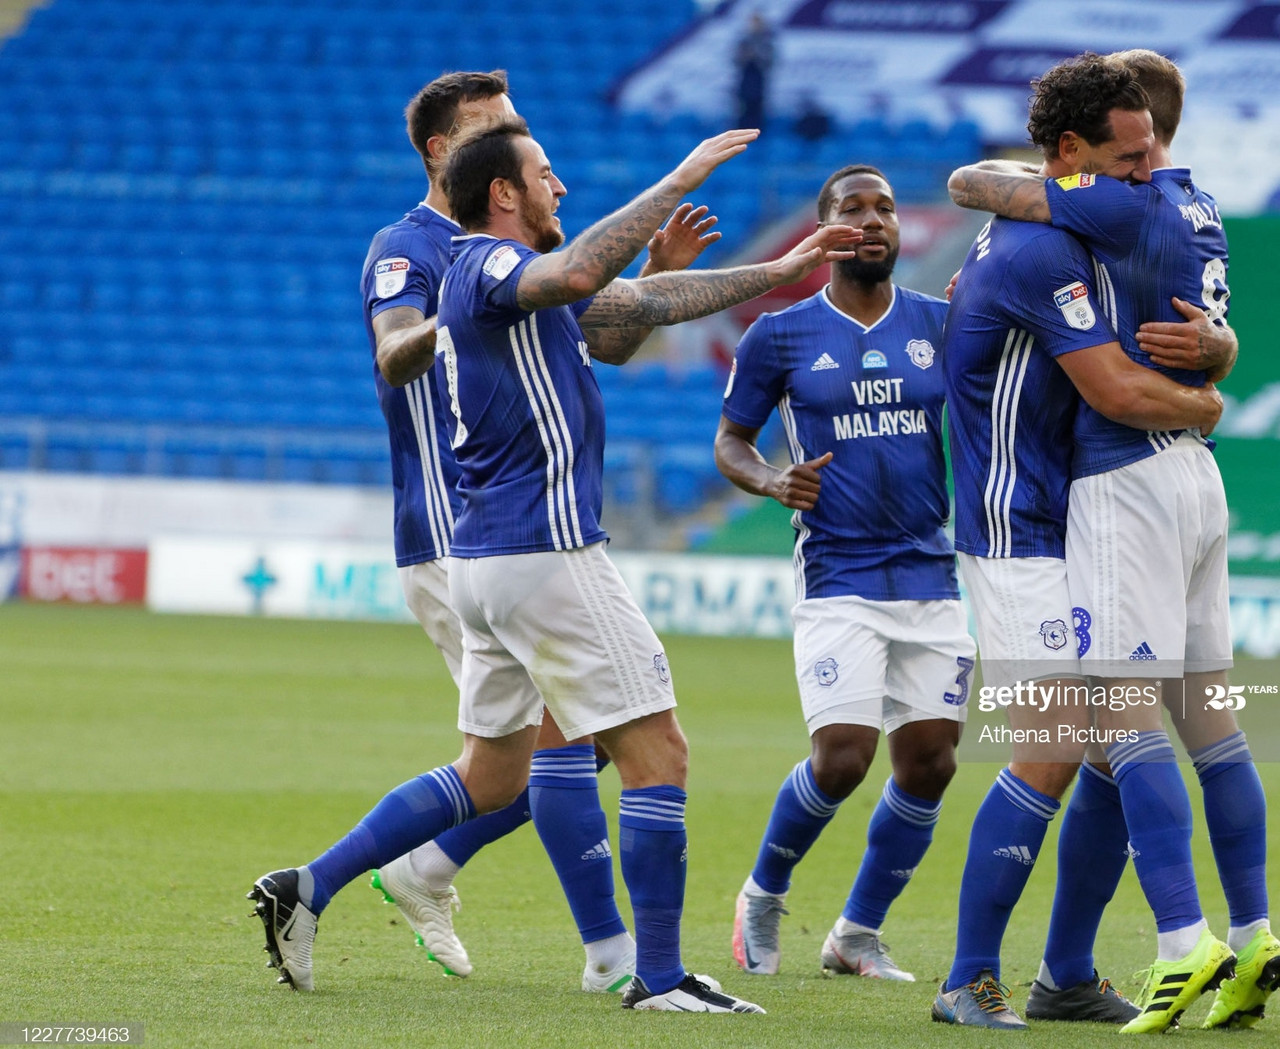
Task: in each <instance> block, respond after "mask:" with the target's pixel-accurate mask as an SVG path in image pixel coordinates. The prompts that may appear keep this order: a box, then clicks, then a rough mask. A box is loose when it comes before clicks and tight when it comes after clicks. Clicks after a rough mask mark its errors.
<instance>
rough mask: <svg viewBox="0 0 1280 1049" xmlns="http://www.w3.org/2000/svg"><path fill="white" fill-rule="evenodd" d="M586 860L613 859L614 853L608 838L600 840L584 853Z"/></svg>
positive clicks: (583, 856)
mask: <svg viewBox="0 0 1280 1049" xmlns="http://www.w3.org/2000/svg"><path fill="white" fill-rule="evenodd" d="M582 858H583V859H584V860H611V859H613V853H612V852H611V851H610V849H609V842H608V840H605V841H602V842H600V844H598V845H592V846H591V848H589V849H587V851H586V852H584V853H583V854H582Z"/></svg>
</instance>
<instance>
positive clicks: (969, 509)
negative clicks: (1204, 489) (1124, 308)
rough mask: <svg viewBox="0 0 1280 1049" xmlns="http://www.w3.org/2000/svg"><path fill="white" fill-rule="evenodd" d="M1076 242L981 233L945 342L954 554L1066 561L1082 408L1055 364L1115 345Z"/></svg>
mask: <svg viewBox="0 0 1280 1049" xmlns="http://www.w3.org/2000/svg"><path fill="white" fill-rule="evenodd" d="M1092 280H1093V268H1092V263H1091V261H1090V259H1089V255H1088V253H1087V252H1086V251H1085V249H1084V248H1083V246H1082V245H1081V244H1080V242H1079V241H1078V240H1076V239H1075V237H1073V236H1071V235H1070V234H1068V233H1064V232H1062V231H1061V230H1057V229H1054V228H1053V227H1052V226H1047V225H1043V224H1041V223H1034V222H1016V221H1013V220H1011V219H1004V218H998V217H997V218H994V219H992V220H991V221H990V222H989V223H987V225H986V226H984V227H983V228H982V231H981V232H980V233H979V234H978V237H977V239H976V240H975V241H974V244H973V246H972V247H971V248H970V249H969V255H968V257H967V258H966V259H965V262H964V266H963V267H962V268H961V270H960V280H959V282H958V283H957V285H956V289H955V292H954V294H953V295H952V299H951V310H950V312H949V313H948V314H947V321H946V327H945V330H944V335H943V348H942V363H943V372H944V375H945V377H946V394H947V411H948V429H949V436H950V443H951V470H952V475H953V477H954V479H955V498H956V549H957V550H963V551H964V552H965V553H968V554H974V555H976V556H978V557H1058V558H1060V557H1063V556H1064V551H1065V537H1066V519H1067V491H1068V489H1069V487H1070V483H1071V458H1072V440H1071V429H1072V423H1073V421H1074V419H1075V416H1076V407H1077V402H1078V400H1079V397H1078V395H1077V394H1076V390H1075V387H1074V386H1073V385H1072V383H1071V380H1070V379H1068V378H1067V376H1066V373H1065V372H1064V371H1063V370H1062V369H1061V368H1060V367H1058V365H1057V363H1056V362H1055V360H1054V358H1056V357H1059V356H1061V355H1062V354H1065V353H1071V352H1072V351H1074V350H1080V349H1085V348H1087V347H1090V346H1098V345H1101V344H1103V343H1107V342H1113V341H1114V340H1115V332H1114V331H1113V330H1112V328H1111V325H1110V324H1109V323H1108V322H1107V320H1106V318H1105V317H1104V316H1102V314H1101V312H1100V311H1099V310H1098V309H1097V308H1096V303H1097V298H1096V296H1095V295H1094V294H1093V290H1092V286H1091V283H1092Z"/></svg>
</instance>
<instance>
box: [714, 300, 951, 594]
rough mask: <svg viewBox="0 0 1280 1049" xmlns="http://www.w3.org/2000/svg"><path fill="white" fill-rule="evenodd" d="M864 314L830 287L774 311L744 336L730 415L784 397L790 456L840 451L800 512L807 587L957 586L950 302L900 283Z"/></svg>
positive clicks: (800, 563)
mask: <svg viewBox="0 0 1280 1049" xmlns="http://www.w3.org/2000/svg"><path fill="white" fill-rule="evenodd" d="M893 293H894V294H893V302H892V304H891V306H890V307H889V309H888V311H887V312H886V313H885V315H884V316H883V317H882V318H881V319H880V320H878V321H877V322H876V323H875V324H873V325H871V326H870V327H867V326H865V325H863V324H861V323H859V322H858V321H856V320H854V319H853V318H852V317H850V316H848V315H847V314H845V313H843V312H842V311H841V310H839V309H837V308H836V307H835V305H834V304H833V303H832V302H831V300H830V298H829V297H828V295H827V290H826V289H825V288H824V289H823V290H822V291H820V292H819V293H818V294H816V295H813V296H811V297H810V298H808V299H805V300H803V301H801V302H798V303H796V304H795V305H794V306H792V307H790V308H789V309H786V310H783V311H781V312H779V313H766V314H763V315H762V316H761V317H760V318H758V319H757V320H756V322H755V323H754V324H752V325H751V327H750V328H749V329H747V332H746V334H745V335H744V336H743V337H742V341H741V342H740V343H739V344H738V348H737V351H736V353H735V356H734V361H733V373H732V376H731V378H730V382H729V387H728V389H727V390H726V391H725V400H724V414H725V417H726V418H728V419H730V420H731V421H733V422H736V423H738V424H740V425H742V426H747V427H750V428H752V429H756V428H759V427H761V426H763V425H764V423H765V421H766V420H767V419H768V418H769V414H770V412H772V411H773V410H774V408H775V407H776V408H777V410H778V414H779V416H780V417H781V419H782V424H783V428H784V429H785V431H786V435H787V442H788V444H789V446H790V452H791V460H792V462H797V463H799V462H805V461H807V460H809V459H815V458H818V457H819V456H821V455H823V454H825V453H826V452H828V451H829V452H831V453H833V456H834V457H833V458H832V460H831V462H830V463H828V464H827V465H826V466H824V467H823V468H822V470H821V473H820V477H821V479H822V487H821V490H820V491H819V494H818V501H817V504H816V505H815V506H814V508H813V509H812V510H805V511H800V510H797V511H796V512H795V513H794V514H793V515H792V519H791V520H792V524H793V526H794V527H795V530H796V541H795V552H794V559H795V564H796V594H797V597H798V598H799V599H805V598H820V597H838V596H844V595H855V596H858V597H864V598H867V599H869V600H873V601H890V600H931V599H938V598H954V597H958V596H959V594H958V591H957V589H956V577H955V554H954V552H953V551H952V549H951V544H950V542H949V541H948V540H947V537H946V534H945V532H944V525H945V524H946V520H947V514H948V511H949V508H950V507H949V500H948V498H947V485H946V465H945V461H944V459H943V449H942V403H943V381H942V364H941V360H940V357H939V355H938V353H937V348H938V347H939V346H940V345H941V341H942V321H943V318H944V317H945V316H946V313H947V304H946V303H945V302H943V301H941V300H940V299H934V298H930V297H929V296H927V295H921V294H919V293H918V292H914V291H909V290H907V289H905V288H898V287H895V288H894V289H893Z"/></svg>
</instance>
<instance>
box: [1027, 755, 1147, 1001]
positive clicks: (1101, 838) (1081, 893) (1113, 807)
mask: <svg viewBox="0 0 1280 1049" xmlns="http://www.w3.org/2000/svg"><path fill="white" fill-rule="evenodd" d="M1128 860H1129V828H1128V825H1127V824H1126V823H1125V821H1124V808H1123V806H1121V804H1120V788H1119V787H1118V786H1116V781H1115V780H1113V779H1112V778H1111V777H1110V776H1108V775H1107V774H1106V773H1105V772H1101V771H1099V770H1098V769H1096V768H1094V767H1093V766H1092V765H1090V764H1088V763H1087V762H1086V763H1085V764H1083V765H1081V766H1080V778H1079V779H1078V780H1077V781H1076V786H1075V790H1073V791H1072V792H1071V800H1070V801H1069V802H1068V803H1067V808H1066V811H1065V812H1064V813H1063V814H1062V829H1061V830H1060V831H1059V832H1058V884H1057V887H1056V888H1055V889H1054V893H1053V912H1052V914H1051V915H1050V916H1049V936H1048V939H1047V940H1046V942H1045V948H1044V963H1045V965H1046V966H1048V968H1049V973H1050V975H1051V976H1052V977H1053V982H1054V983H1055V984H1056V985H1057V986H1058V987H1059V988H1066V987H1074V986H1075V985H1076V984H1078V983H1084V982H1085V981H1086V980H1092V979H1093V943H1094V940H1095V939H1096V938H1097V935H1098V925H1099V924H1100V923H1101V921H1102V912H1103V911H1104V910H1105V909H1106V906H1107V904H1108V903H1110V902H1111V897H1112V896H1114V895H1115V891H1116V886H1117V885H1119V884H1120V876H1121V875H1122V874H1123V873H1124V867H1125V864H1126V863H1127V862H1128Z"/></svg>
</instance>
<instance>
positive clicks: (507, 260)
mask: <svg viewBox="0 0 1280 1049" xmlns="http://www.w3.org/2000/svg"><path fill="white" fill-rule="evenodd" d="M538 257H539V255H538V252H536V251H534V250H533V249H532V248H530V247H528V246H526V245H524V244H522V243H520V242H518V241H514V240H498V239H497V238H495V237H491V236H488V235H485V234H473V235H471V236H460V237H455V238H454V240H453V265H452V267H451V268H450V269H449V272H448V273H447V274H446V276H445V280H444V287H443V289H442V290H441V293H440V313H439V324H440V332H439V335H438V336H437V340H438V343H437V344H438V346H439V348H440V351H441V352H442V354H443V360H444V364H445V369H446V375H447V378H448V390H449V397H450V408H451V418H450V431H451V433H452V444H453V450H454V454H455V455H456V456H457V460H458V467H459V471H460V479H459V482H458V492H459V494H460V495H461V497H462V510H461V513H460V514H459V515H458V521H457V526H456V528H455V529H454V537H453V553H454V555H455V556H457V557H491V556H494V555H497V554H522V553H535V552H538V551H545V550H571V549H574V548H576V547H581V546H588V545H590V544H591V543H595V542H599V541H600V540H602V539H606V538H608V537H607V535H606V534H605V531H604V529H603V528H601V526H600V506H601V491H602V489H601V473H602V470H603V465H604V402H603V401H602V400H601V397H600V387H599V386H597V385H596V377H595V373H594V372H593V371H592V369H591V356H590V354H589V352H588V349H587V342H586V339H585V338H584V337H583V334H582V329H581V328H580V327H579V326H578V317H579V316H581V314H582V313H583V312H584V311H585V310H586V309H587V307H588V306H590V305H591V301H592V300H591V298H586V299H582V300H580V301H579V302H575V303H573V304H572V305H571V306H559V307H555V308H552V309H544V310H538V311H536V312H534V313H530V312H528V311H526V310H522V309H521V308H520V307H519V306H518V305H517V304H516V287H517V285H518V284H519V281H520V274H521V273H523V272H524V268H525V266H527V265H528V264H529V263H530V262H531V261H532V260H533V259H535V258H538Z"/></svg>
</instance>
